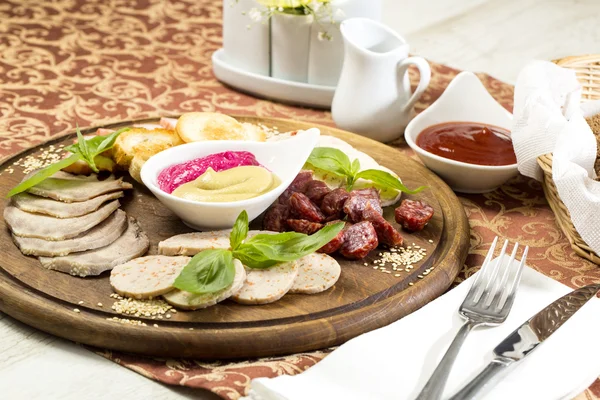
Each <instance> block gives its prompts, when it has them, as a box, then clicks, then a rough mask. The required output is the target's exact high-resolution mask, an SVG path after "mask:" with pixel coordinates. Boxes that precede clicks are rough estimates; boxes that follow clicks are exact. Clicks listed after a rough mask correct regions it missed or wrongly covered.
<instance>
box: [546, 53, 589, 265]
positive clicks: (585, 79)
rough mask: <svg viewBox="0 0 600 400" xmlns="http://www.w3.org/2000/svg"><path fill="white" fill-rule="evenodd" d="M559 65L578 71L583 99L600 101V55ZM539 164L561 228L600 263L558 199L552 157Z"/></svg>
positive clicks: (578, 250)
mask: <svg viewBox="0 0 600 400" xmlns="http://www.w3.org/2000/svg"><path fill="white" fill-rule="evenodd" d="M555 63H556V64H557V65H560V66H561V67H565V68H569V69H573V70H575V72H576V74H577V78H578V79H579V81H580V82H581V85H582V87H583V94H582V99H583V100H584V101H585V100H600V54H598V55H586V56H575V57H567V58H563V59H560V60H556V61H555ZM537 161H538V164H539V165H540V167H542V169H543V170H544V181H543V183H542V186H543V187H544V193H545V194H546V199H547V200H548V203H549V204H550V208H552V211H553V212H554V214H555V215H556V221H557V222H558V225H559V226H560V228H561V229H562V231H563V232H564V234H565V235H566V236H567V239H569V242H570V243H571V247H572V248H573V250H574V251H575V252H576V253H577V254H578V255H580V256H581V257H584V258H586V259H588V260H590V261H591V262H593V263H596V264H600V256H599V255H598V254H596V253H594V251H593V250H592V249H591V248H590V247H589V246H588V245H587V244H586V243H585V242H584V241H583V239H582V238H581V236H579V233H577V230H576V229H575V226H574V225H573V222H572V221H571V215H570V214H569V210H567V207H566V206H565V205H564V203H563V202H562V200H561V199H560V197H559V196H558V191H557V190H556V185H554V180H553V179H552V154H545V155H543V156H540V157H538V160H537Z"/></svg>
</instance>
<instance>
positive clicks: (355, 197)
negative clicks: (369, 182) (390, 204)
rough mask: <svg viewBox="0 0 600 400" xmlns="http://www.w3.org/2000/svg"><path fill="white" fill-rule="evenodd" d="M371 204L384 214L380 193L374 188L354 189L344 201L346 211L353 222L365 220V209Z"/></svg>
mask: <svg viewBox="0 0 600 400" xmlns="http://www.w3.org/2000/svg"><path fill="white" fill-rule="evenodd" d="M367 204H370V205H371V206H372V207H373V209H374V210H376V211H377V212H378V213H379V214H383V209H382V208H381V201H380V200H379V193H378V192H377V190H375V189H373V188H368V189H360V190H353V191H352V192H350V197H349V198H348V200H346V202H345V203H344V213H346V214H347V215H348V218H349V219H350V221H352V222H360V221H362V220H364V219H365V218H364V217H363V211H364V210H365V208H366V207H367Z"/></svg>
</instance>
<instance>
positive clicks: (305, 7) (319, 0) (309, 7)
mask: <svg viewBox="0 0 600 400" xmlns="http://www.w3.org/2000/svg"><path fill="white" fill-rule="evenodd" d="M256 2H257V3H258V4H260V5H261V6H263V8H262V9H258V8H252V9H251V10H250V11H248V13H247V14H248V16H249V17H250V20H252V21H253V22H255V23H260V22H262V23H264V22H266V21H268V20H269V18H271V17H272V16H273V15H274V14H276V13H283V14H291V15H312V16H313V18H314V20H315V21H316V23H317V24H319V26H320V27H321V31H320V32H319V36H318V38H319V40H331V39H332V37H331V34H330V33H329V32H328V31H327V30H326V29H325V28H324V26H323V25H322V24H321V21H329V22H330V23H331V24H332V25H335V24H336V20H335V18H336V17H337V18H342V17H343V16H344V15H343V14H344V13H343V11H342V10H341V9H337V10H336V11H335V12H334V10H333V7H332V6H331V2H330V0H256ZM248 27H249V28H250V27H251V26H250V25H248Z"/></svg>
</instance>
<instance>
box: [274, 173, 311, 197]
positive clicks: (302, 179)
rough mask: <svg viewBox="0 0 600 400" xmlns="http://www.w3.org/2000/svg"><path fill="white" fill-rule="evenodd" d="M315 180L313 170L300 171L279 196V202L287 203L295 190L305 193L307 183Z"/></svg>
mask: <svg viewBox="0 0 600 400" xmlns="http://www.w3.org/2000/svg"><path fill="white" fill-rule="evenodd" d="M312 180H313V172H312V171H300V172H299V173H298V175H296V177H295V178H294V180H293V181H292V183H290V186H288V187H287V188H286V189H285V190H284V191H283V193H282V194H281V195H280V196H279V203H281V204H286V205H287V203H288V200H289V199H290V197H291V196H292V194H294V193H295V192H300V193H304V191H305V190H306V185H307V184H308V182H310V181H312Z"/></svg>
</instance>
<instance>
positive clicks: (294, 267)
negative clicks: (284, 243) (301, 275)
mask: <svg viewBox="0 0 600 400" xmlns="http://www.w3.org/2000/svg"><path fill="white" fill-rule="evenodd" d="M296 276H298V263H297V262H296V261H291V262H287V263H283V264H278V265H275V266H274V267H271V268H268V269H248V270H246V282H245V283H244V285H243V286H242V288H241V289H240V291H238V292H237V293H235V294H234V295H233V296H231V300H233V301H235V302H236V303H240V304H267V303H272V302H274V301H277V300H279V299H280V298H282V297H283V296H284V295H285V294H286V293H287V292H288V291H289V290H290V289H291V288H292V286H293V285H294V280H295V279H296Z"/></svg>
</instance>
